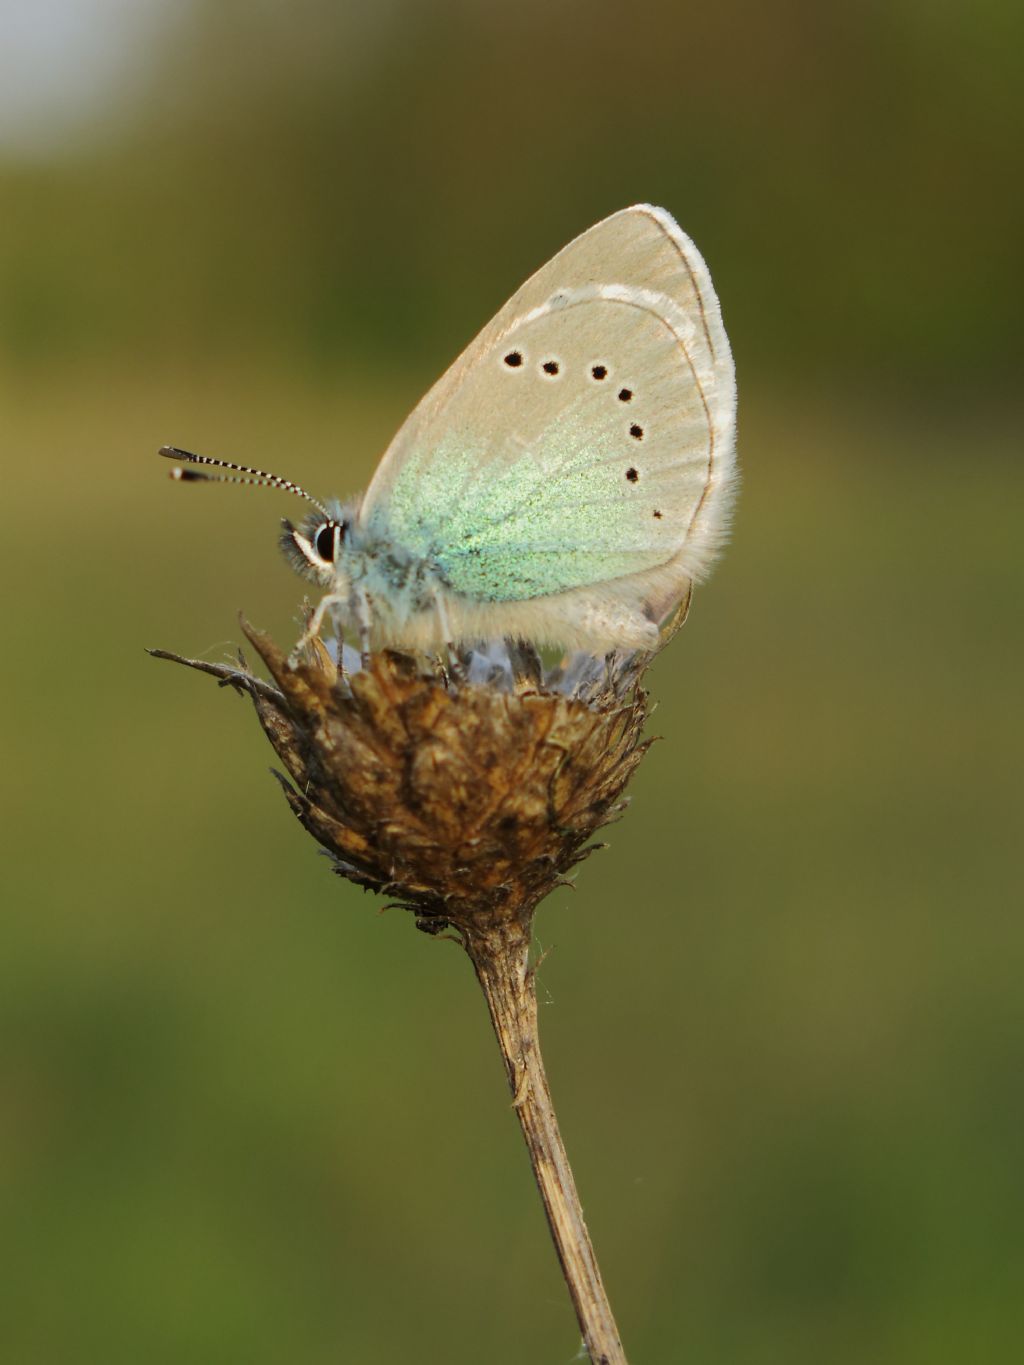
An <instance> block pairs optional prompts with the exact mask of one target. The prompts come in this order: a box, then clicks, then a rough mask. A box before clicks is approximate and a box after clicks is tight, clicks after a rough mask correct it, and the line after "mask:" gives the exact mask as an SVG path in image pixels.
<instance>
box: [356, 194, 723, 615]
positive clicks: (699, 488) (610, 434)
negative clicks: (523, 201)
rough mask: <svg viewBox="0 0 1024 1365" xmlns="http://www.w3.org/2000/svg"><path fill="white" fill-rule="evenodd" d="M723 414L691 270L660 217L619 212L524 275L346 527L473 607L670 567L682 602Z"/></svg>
mask: <svg viewBox="0 0 1024 1365" xmlns="http://www.w3.org/2000/svg"><path fill="white" fill-rule="evenodd" d="M687 248H689V249H687ZM609 270H614V271H615V272H616V275H617V276H618V277H619V279H620V282H618V283H605V282H602V280H601V272H602V271H603V272H604V273H605V274H607V272H608V271H609ZM734 401H735V400H734V389H733V378H732V362H731V356H730V354H729V350H728V342H727V341H726V339H725V333H724V329H723V328H722V324H721V315H720V312H719V309H718V303H717V299H716V297H715V295H714V291H713V289H712V287H711V283H710V279H709V278H708V277H707V271H706V268H705V267H704V264H703V261H702V260H701V258H700V256H699V255H698V254H697V253H696V250H695V249H694V248H692V246H691V244H689V243H688V239H686V238H685V237H684V236H683V234H682V233H680V232H679V230H678V229H677V228H675V225H674V224H673V223H672V220H671V219H670V218H669V217H668V215H667V214H664V212H663V211H662V210H656V209H648V208H646V207H644V206H641V207H640V208H637V209H629V210H625V211H623V212H622V213H619V214H615V215H613V217H612V218H609V219H606V220H605V221H604V222H603V223H599V224H597V225H596V227H594V228H592V229H591V230H590V231H589V232H587V233H584V234H583V236H582V237H580V238H577V239H576V241H575V242H573V243H570V245H569V246H568V247H566V248H565V249H564V250H563V251H562V252H560V253H559V254H558V255H557V256H556V257H554V259H553V260H552V261H551V262H549V263H548V264H547V265H546V266H545V267H543V268H542V269H541V270H540V271H539V272H538V273H537V274H536V275H535V276H533V277H532V279H531V280H529V281H528V282H527V284H526V285H524V286H523V288H522V289H521V290H519V291H518V293H517V294H516V295H514V296H513V298H512V299H511V300H510V301H509V303H508V304H506V305H505V307H504V308H503V309H502V310H501V311H500V312H499V314H498V315H497V317H496V318H495V319H494V320H493V321H492V322H491V323H490V324H488V326H487V327H486V328H485V329H484V330H483V332H481V333H480V335H479V336H478V337H477V338H476V339H475V340H474V341H473V342H472V343H471V344H470V346H469V347H468V348H467V350H466V351H465V352H464V353H463V355H462V356H461V357H460V358H459V360H458V361H456V363H455V365H453V366H452V368H451V369H450V370H449V371H448V372H447V373H446V374H445V375H444V376H443V377H442V378H441V380H439V381H438V383H437V384H436V385H435V386H434V388H433V389H432V390H431V391H430V392H429V393H428V394H427V395H426V397H425V398H424V399H423V401H422V402H421V403H420V405H419V406H418V408H417V409H416V410H415V412H414V413H413V414H412V415H411V416H410V418H409V420H408V421H407V422H406V424H405V426H404V427H403V428H402V429H401V431H400V432H399V433H398V435H397V436H396V438H395V440H394V441H393V442H392V445H391V447H390V448H389V451H388V452H387V454H386V456H385V458H384V460H383V461H382V463H381V467H380V468H379V470H378V472H377V475H376V476H375V478H374V481H373V483H372V484H371V486H370V489H369V491H368V493H367V495H366V498H365V499H364V502H363V506H362V511H361V520H362V521H363V522H364V524H367V525H370V526H373V525H374V524H376V525H377V526H378V527H379V529H380V531H381V532H382V534H384V535H386V536H388V537H390V538H391V539H392V540H393V542H394V543H396V544H398V545H401V546H402V547H403V548H404V549H405V550H407V551H408V552H410V553H411V554H413V555H414V556H417V557H423V558H427V559H430V560H431V561H433V562H434V563H436V564H437V565H438V567H439V568H440V569H441V571H442V573H443V575H444V577H445V579H446V581H447V582H448V584H449V585H450V587H451V588H452V589H453V590H454V591H455V592H457V593H461V594H464V595H466V596H467V597H470V598H475V599H477V600H485V601H492V602H496V601H512V600H522V599H528V598H534V597H538V596H544V595H549V594H554V593H561V592H565V591H567V590H571V589H578V588H582V587H585V586H586V585H588V584H595V583H601V582H604V581H606V580H609V579H616V580H618V579H623V578H627V577H629V576H631V575H636V574H641V575H643V574H646V575H648V577H649V573H650V571H651V570H654V569H656V568H658V566H664V565H668V564H670V563H672V562H674V561H679V563H680V572H679V575H678V577H679V580H680V592H681V591H682V590H683V589H684V588H685V581H684V580H685V579H686V577H687V576H692V575H693V574H694V573H696V572H699V571H700V569H701V567H702V566H703V565H702V561H703V560H706V559H707V558H709V557H710V553H711V552H712V551H713V548H714V542H715V539H716V535H717V532H718V529H719V527H720V523H721V521H722V520H723V516H722V509H723V507H724V503H725V500H726V498H727V495H728V486H729V482H730V476H731V472H732V422H733V410H734ZM688 542H692V546H693V551H694V552H693V553H691V554H689V556H688V555H687V553H686V550H687V544H688ZM670 595H671V594H670Z"/></svg>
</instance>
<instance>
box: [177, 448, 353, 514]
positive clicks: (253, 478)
mask: <svg viewBox="0 0 1024 1365" xmlns="http://www.w3.org/2000/svg"><path fill="white" fill-rule="evenodd" d="M159 453H160V454H161V455H163V456H164V458H165V459H168V460H182V461H183V462H184V463H185V464H201V465H209V466H212V467H213V468H215V469H230V470H233V471H234V472H233V473H231V474H205V473H202V472H200V470H198V469H172V470H171V478H172V479H177V480H178V481H179V482H180V483H249V484H255V485H256V486H257V487H258V488H280V489H282V490H283V491H284V492H285V493H294V494H295V496H296V497H297V498H305V500H306V502H311V503H312V504H313V506H314V507H315V508H316V509H317V510H318V511H320V512H323V514H324V516H325V517H329V516H330V513H329V512H328V511H327V508H326V507H325V506H324V505H323V503H322V502H320V501H318V499H316V498H314V497H313V496H312V494H311V493H307V492H306V490H305V489H304V488H300V487H299V485H298V484H297V483H292V481H291V479H282V478H281V476H280V474H268V473H267V472H266V470H264V469H253V468H252V467H251V466H250V465H247V464H235V462H234V460H214V459H212V458H211V457H210V456H209V455H194V454H193V453H192V451H191V450H179V448H178V447H177V446H161V447H160V451H159Z"/></svg>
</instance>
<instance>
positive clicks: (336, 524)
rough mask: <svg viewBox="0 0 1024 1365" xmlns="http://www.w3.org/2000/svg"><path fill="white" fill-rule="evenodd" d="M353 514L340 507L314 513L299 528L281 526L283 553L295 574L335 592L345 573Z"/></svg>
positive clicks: (284, 522) (287, 522) (286, 522)
mask: <svg viewBox="0 0 1024 1365" xmlns="http://www.w3.org/2000/svg"><path fill="white" fill-rule="evenodd" d="M352 520H353V510H352V509H351V508H348V507H341V506H339V505H338V504H337V503H332V504H329V505H328V506H327V507H326V508H323V509H319V508H318V509H317V510H316V511H315V512H311V513H310V514H309V516H308V517H306V518H305V519H304V520H303V521H302V522H301V523H300V525H298V526H294V525H293V524H292V523H291V522H290V521H288V520H287V519H285V520H283V521H282V522H281V541H280V544H281V549H282V550H283V552H284V557H285V559H287V561H288V563H289V564H290V565H291V566H292V568H293V569H294V570H295V572H296V573H298V574H301V575H302V577H303V578H308V579H309V580H310V581H311V582H313V583H318V584H319V585H320V587H322V588H333V587H335V586H336V585H337V582H338V579H339V578H340V577H341V576H342V574H343V573H344V569H343V563H344V557H345V550H346V546H347V540H348V533H349V528H350V527H351V525H352Z"/></svg>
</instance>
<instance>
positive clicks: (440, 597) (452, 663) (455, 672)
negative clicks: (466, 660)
mask: <svg viewBox="0 0 1024 1365" xmlns="http://www.w3.org/2000/svg"><path fill="white" fill-rule="evenodd" d="M434 610H435V611H436V612H437V624H438V626H439V627H440V632H441V639H442V640H443V641H444V647H445V649H446V650H447V651H448V671H449V672H450V673H451V675H452V677H453V678H454V679H455V680H456V681H457V682H462V681H464V670H463V667H462V660H461V659H460V658H459V655H458V651H457V650H456V648H455V636H454V635H453V634H452V625H451V621H450V620H449V619H448V608H447V607H446V606H445V601H444V594H443V593H441V592H435V593H434Z"/></svg>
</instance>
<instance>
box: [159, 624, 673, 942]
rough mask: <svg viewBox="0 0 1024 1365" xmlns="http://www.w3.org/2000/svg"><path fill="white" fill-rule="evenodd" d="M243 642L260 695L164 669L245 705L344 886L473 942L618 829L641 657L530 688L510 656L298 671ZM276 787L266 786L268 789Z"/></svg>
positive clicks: (526, 656) (240, 683)
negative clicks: (253, 657)
mask: <svg viewBox="0 0 1024 1365" xmlns="http://www.w3.org/2000/svg"><path fill="white" fill-rule="evenodd" d="M243 629H244V630H245V633H246V635H247V637H248V639H249V640H250V642H251V643H252V645H253V646H254V648H255V649H256V650H257V652H258V653H259V655H260V657H261V659H262V660H263V662H264V663H265V664H266V667H267V669H268V670H269V672H270V674H271V677H272V678H273V681H274V684H276V686H275V685H271V684H268V683H266V682H263V681H261V680H260V679H258V678H256V677H255V676H254V675H253V674H252V673H251V672H249V670H248V668H246V667H245V665H244V663H243V664H242V666H241V667H238V668H232V667H229V666H226V665H211V664H207V663H205V662H200V661H197V660H189V659H182V658H181V657H180V656H177V655H169V654H167V653H166V652H163V651H154V652H156V653H158V654H159V655H160V657H165V658H173V659H177V660H178V661H179V662H181V663H187V664H189V665H190V666H192V667H194V668H199V669H202V670H203V671H206V672H212V673H214V674H215V675H216V676H218V677H220V678H221V679H222V680H224V681H227V682H229V683H231V684H233V685H234V686H235V687H237V688H239V689H240V690H243V691H245V692H246V693H247V694H248V695H249V696H250V698H251V699H252V701H253V704H254V706H255V708H256V712H257V715H258V716H259V719H260V722H261V724H262V726H263V729H264V731H265V733H266V735H267V737H268V738H269V739H270V742H271V743H272V744H273V746H274V748H275V750H276V751H277V754H278V757H279V758H280V759H281V762H282V763H283V765H284V767H285V769H286V770H287V773H288V776H289V777H290V778H291V779H292V781H290V782H289V781H287V780H286V779H284V778H282V785H283V787H284V791H285V794H286V796H287V798H288V801H289V803H290V805H291V807H292V809H293V811H294V812H295V814H296V815H297V816H298V818H299V819H300V820H301V822H302V824H303V825H304V826H305V828H306V829H307V830H308V831H309V832H310V834H312V835H313V837H314V838H315V839H316V840H317V841H318V842H319V843H320V844H321V845H322V846H323V848H324V849H325V850H326V851H327V853H328V854H329V855H330V857H331V859H332V861H333V864H334V868H335V870H336V871H337V872H338V873H339V874H340V875H341V876H344V877H347V878H349V880H351V881H353V882H356V883H357V884H359V885H360V886H363V887H366V888H369V889H370V890H373V891H376V892H380V893H381V894H383V895H386V896H388V897H389V898H390V899H391V900H392V901H394V902H396V903H397V904H399V905H402V906H404V907H406V908H408V909H409V910H411V911H413V912H414V913H415V915H416V920H417V924H418V925H419V927H421V928H423V929H425V930H427V931H430V932H436V931H437V930H439V929H441V928H444V927H447V926H449V925H451V926H452V927H454V928H455V929H457V930H458V931H459V932H460V933H461V934H463V935H466V936H469V937H474V936H476V935H477V934H479V933H480V932H481V931H484V930H486V929H487V928H488V927H490V926H496V925H497V924H498V923H504V924H506V925H507V924H508V923H509V922H510V921H512V920H514V921H516V922H517V923H519V924H521V925H523V926H524V927H528V924H529V920H530V919H531V917H532V914H533V911H534V909H535V908H536V906H537V904H538V903H539V902H540V901H541V900H542V899H543V897H544V896H546V895H547V894H548V892H549V891H551V890H552V889H553V888H554V887H556V886H558V885H559V884H560V883H564V881H565V878H566V874H567V873H568V872H570V871H571V869H572V868H573V867H574V866H575V865H576V864H577V863H579V862H581V861H582V860H583V859H584V858H585V857H587V855H588V854H589V853H590V852H592V851H593V849H594V847H595V845H594V844H593V843H592V840H593V838H594V835H595V834H596V833H597V832H598V831H599V830H600V829H601V827H602V826H604V825H606V824H608V823H609V821H611V820H613V819H615V817H616V816H617V814H618V813H619V812H620V811H621V809H622V805H623V800H622V798H623V793H624V789H625V786H626V783H627V782H628V780H629V777H630V775H631V774H632V772H633V769H634V768H635V767H636V765H637V764H638V763H639V761H640V759H641V757H642V755H643V753H644V751H645V750H646V748H647V744H648V743H649V741H644V740H643V739H642V737H641V736H642V731H643V726H644V721H645V719H646V714H647V708H646V693H645V692H644V691H643V689H642V688H641V686H640V682H639V679H640V676H641V674H642V672H643V669H644V666H645V664H646V663H647V662H648V661H649V657H650V656H648V655H643V656H640V655H635V654H633V655H627V656H615V655H612V656H609V657H608V658H607V659H595V658H594V657H593V656H590V655H577V656H573V658H572V659H571V660H570V661H568V662H564V663H563V664H562V665H560V666H559V667H557V668H555V669H552V670H548V671H547V672H545V670H544V668H543V666H542V663H541V660H540V658H539V656H538V655H537V654H536V652H535V651H534V650H532V649H531V648H529V647H526V646H523V645H511V644H501V645H491V646H489V647H488V648H487V649H484V650H480V651H476V652H473V653H471V654H469V655H466V656H463V658H462V659H461V660H460V661H459V663H458V665H457V666H456V667H454V668H447V669H443V668H442V667H441V666H440V665H439V664H438V663H437V661H436V660H431V659H428V658H426V657H425V656H423V655H413V654H405V653H398V652H396V651H390V650H387V651H383V652H381V653H376V654H372V655H370V656H368V657H367V658H366V659H365V660H363V661H361V660H360V659H359V657H358V655H355V654H354V651H351V650H349V649H348V648H347V647H344V649H343V653H342V659H343V663H344V667H342V668H339V666H338V651H337V648H336V647H333V648H332V649H328V648H327V647H325V646H323V645H322V644H320V642H317V645H316V647H315V648H314V649H308V650H306V651H304V657H303V658H301V659H299V660H294V659H289V658H287V657H286V656H285V655H284V654H283V653H282V651H281V650H279V649H278V647H277V646H276V645H275V644H274V643H273V642H272V641H271V640H270V639H269V638H268V637H267V636H266V635H263V634H261V633H260V632H258V631H256V630H253V629H252V628H251V627H249V626H247V625H244V623H243ZM279 776H280V774H279Z"/></svg>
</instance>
